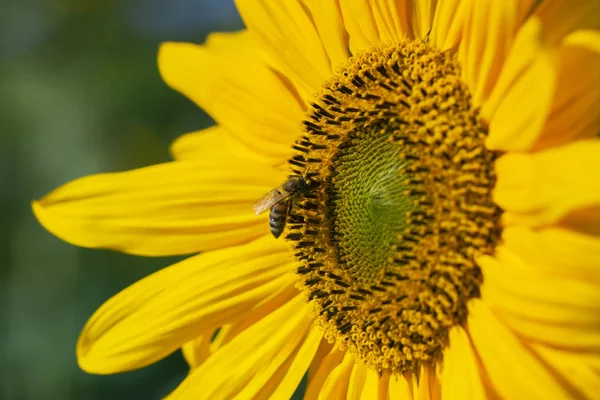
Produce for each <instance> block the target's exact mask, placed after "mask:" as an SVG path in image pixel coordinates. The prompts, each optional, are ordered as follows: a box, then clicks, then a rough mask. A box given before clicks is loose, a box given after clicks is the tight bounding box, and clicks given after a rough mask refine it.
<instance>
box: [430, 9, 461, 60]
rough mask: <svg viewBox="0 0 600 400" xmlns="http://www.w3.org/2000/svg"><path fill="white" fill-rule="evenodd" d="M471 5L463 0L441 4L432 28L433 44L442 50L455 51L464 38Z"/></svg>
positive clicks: (436, 11)
mask: <svg viewBox="0 0 600 400" xmlns="http://www.w3.org/2000/svg"><path fill="white" fill-rule="evenodd" d="M469 8H470V3H469V2H468V1H463V0H446V1H442V2H439V3H438V4H437V8H436V10H435V16H434V19H433V26H432V27H431V33H430V35H429V36H430V38H431V44H432V45H433V46H435V47H436V48H438V49H440V50H454V49H456V48H457V47H458V44H459V43H460V41H461V40H462V38H463V33H464V28H465V24H466V21H467V20H468V18H469V13H468V10H469Z"/></svg>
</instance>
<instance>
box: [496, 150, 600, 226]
mask: <svg viewBox="0 0 600 400" xmlns="http://www.w3.org/2000/svg"><path fill="white" fill-rule="evenodd" d="M598 154H600V140H597V139H588V140H580V141H577V142H573V143H571V144H568V145H564V146H560V147H556V148H551V149H547V150H543V151H540V152H538V153H535V154H507V155H504V156H502V157H501V158H500V159H498V161H497V162H496V174H497V177H498V180H497V182H496V188H495V189H494V201H495V202H496V203H498V205H499V206H500V207H502V208H503V209H504V210H506V213H505V218H506V223H507V224H524V225H530V226H540V225H548V224H553V223H555V222H557V221H560V220H561V219H562V218H563V217H565V216H566V215H568V214H569V213H570V212H573V211H576V210H577V209H582V208H586V207H593V206H598V205H600V179H598V174H597V171H600V157H598Z"/></svg>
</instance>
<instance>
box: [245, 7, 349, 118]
mask: <svg viewBox="0 0 600 400" xmlns="http://www.w3.org/2000/svg"><path fill="white" fill-rule="evenodd" d="M236 4H237V8H238V11H239V12H240V15H241V16H242V19H243V20H244V23H245V24H246V27H247V28H248V30H249V31H251V32H252V33H254V34H255V35H256V36H257V37H258V38H259V39H260V41H261V44H263V45H264V47H265V48H266V49H267V50H268V52H269V55H270V56H271V57H272V58H273V59H275V60H276V62H277V66H278V67H281V68H282V69H283V72H284V73H285V74H286V76H288V77H289V78H290V79H291V80H292V82H293V83H294V84H295V85H296V87H297V88H298V90H299V92H300V95H301V97H302V98H303V99H305V100H308V99H310V98H311V97H312V95H313V94H314V93H315V92H316V91H317V90H319V88H320V87H321V86H322V84H323V83H324V82H325V81H326V80H327V79H329V77H330V76H331V74H332V69H331V63H330V60H329V57H328V55H327V52H326V51H325V48H324V46H323V43H322V41H321V38H320V37H319V32H318V29H317V28H316V27H315V23H314V20H313V17H312V14H311V10H310V5H308V4H306V5H305V4H304V2H301V1H299V0H289V1H270V2H267V1H256V0H236ZM330 11H332V12H334V14H335V9H334V8H332V9H330ZM323 22H325V21H323ZM329 22H330V23H332V24H334V23H336V18H331V19H330V20H329ZM338 23H339V21H338ZM298 121H301V120H298Z"/></svg>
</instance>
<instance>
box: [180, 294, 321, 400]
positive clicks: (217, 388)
mask: <svg viewBox="0 0 600 400" xmlns="http://www.w3.org/2000/svg"><path fill="white" fill-rule="evenodd" d="M308 307H309V306H308V305H307V304H306V300H305V298H304V295H302V294H300V295H298V296H296V298H294V299H293V300H291V301H289V302H288V303H287V304H285V305H283V306H282V307H280V308H279V309H277V310H276V311H274V312H273V313H271V314H269V315H268V316H266V317H265V318H263V319H262V320H260V321H259V322H257V323H256V324H254V325H252V326H251V327H249V328H248V329H247V330H245V331H244V332H243V333H241V334H240V335H238V336H237V337H236V338H235V339H233V340H232V341H231V342H229V343H228V344H226V345H224V346H223V347H222V348H221V349H219V350H218V351H217V352H215V353H214V354H212V355H211V356H210V357H209V358H208V359H207V360H206V362H205V363H204V364H203V365H201V366H200V367H199V368H197V369H195V370H193V371H192V372H191V374H190V375H189V376H188V377H187V378H186V379H185V380H184V381H183V383H182V384H181V385H180V386H179V387H178V388H177V389H176V390H175V392H174V393H173V394H172V398H173V399H197V400H199V399H213V398H223V399H225V398H233V397H234V396H235V397H236V398H239V399H251V398H255V397H256V396H257V395H258V394H261V393H262V394H263V397H264V395H270V394H271V393H265V392H264V391H262V389H264V388H266V387H269V386H270V384H271V383H273V382H276V380H272V379H271V378H274V377H278V375H280V374H281V376H280V377H282V380H281V381H280V382H277V383H278V386H277V387H276V388H275V392H274V393H278V394H281V395H282V396H283V397H280V398H289V397H290V396H291V395H292V393H293V392H294V390H295V389H296V386H297V385H298V384H299V383H300V381H301V380H302V377H303V376H304V374H305V373H306V369H307V368H308V365H309V364H310V361H312V356H314V353H315V352H316V350H317V348H318V346H319V343H320V341H321V338H322V333H321V332H320V330H319V329H318V328H317V327H316V326H314V325H313V324H312V321H313V318H312V316H311V313H310V310H309V309H308ZM265 359H268V360H270V362H268V363H265V362H264V360H265ZM271 389H272V388H271Z"/></svg>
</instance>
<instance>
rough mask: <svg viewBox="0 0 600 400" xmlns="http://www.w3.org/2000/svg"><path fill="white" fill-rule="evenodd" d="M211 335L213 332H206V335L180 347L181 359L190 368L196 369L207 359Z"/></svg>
mask: <svg viewBox="0 0 600 400" xmlns="http://www.w3.org/2000/svg"><path fill="white" fill-rule="evenodd" d="M213 334H214V332H207V333H206V334H203V335H200V336H198V337H197V338H196V339H194V340H192V341H191V342H187V343H185V344H184V345H183V346H182V347H181V352H182V353H183V357H184V358H185V361H187V363H188V365H189V366H190V368H196V367H197V366H198V365H200V364H202V363H203V362H204V360H206V359H207V358H208V356H209V355H210V339H211V338H212V336H213Z"/></svg>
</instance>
